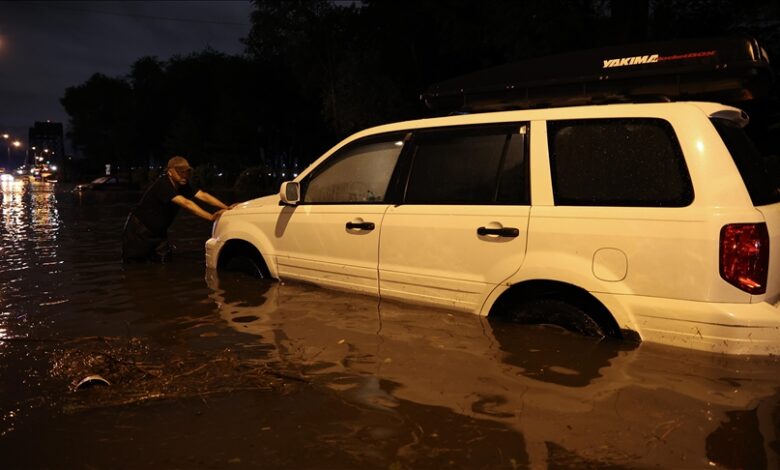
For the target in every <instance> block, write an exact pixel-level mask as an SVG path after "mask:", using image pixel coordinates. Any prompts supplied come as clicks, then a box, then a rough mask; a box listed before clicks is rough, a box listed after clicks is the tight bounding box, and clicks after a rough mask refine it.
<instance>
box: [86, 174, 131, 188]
mask: <svg viewBox="0 0 780 470" xmlns="http://www.w3.org/2000/svg"><path fill="white" fill-rule="evenodd" d="M111 189H127V180H126V179H124V178H120V177H118V176H101V177H100V178H95V179H94V180H92V181H91V182H89V183H84V184H79V185H76V187H75V188H73V190H74V191H86V190H99V191H102V190H111Z"/></svg>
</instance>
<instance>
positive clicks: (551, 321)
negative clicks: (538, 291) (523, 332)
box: [505, 299, 608, 338]
mask: <svg viewBox="0 0 780 470" xmlns="http://www.w3.org/2000/svg"><path fill="white" fill-rule="evenodd" d="M505 318H506V319H507V320H509V321H512V322H515V323H521V324H526V325H552V326H556V327H559V328H563V329H565V330H568V331H571V332H573V333H577V334H580V335H583V336H590V337H600V338H603V337H605V336H608V335H607V332H606V331H605V329H604V328H603V327H602V326H601V325H600V324H599V322H597V321H596V320H595V319H594V318H593V317H592V316H590V315H589V314H588V313H587V312H586V311H584V310H582V309H581V308H579V307H577V306H576V305H573V304H571V303H569V302H565V301H563V300H556V299H535V300H529V301H527V302H523V303H521V304H519V305H516V306H513V307H509V308H508V309H507V312H506V317H505Z"/></svg>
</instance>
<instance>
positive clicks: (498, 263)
mask: <svg viewBox="0 0 780 470" xmlns="http://www.w3.org/2000/svg"><path fill="white" fill-rule="evenodd" d="M527 130H528V126H527V124H524V123H515V124H502V125H488V126H484V125H483V126H468V127H458V128H443V129H432V130H424V131H419V132H416V133H415V134H414V137H413V138H412V139H411V140H410V142H409V143H408V144H407V146H408V147H409V148H408V149H407V152H406V153H405V158H407V157H406V156H407V155H408V161H407V162H405V166H407V167H408V169H407V170H406V171H407V172H408V173H407V175H408V179H407V182H406V185H405V188H404V191H403V199H402V201H403V203H402V204H399V205H395V206H392V207H390V208H389V209H388V210H387V214H386V215H385V218H384V221H383V223H382V236H381V240H380V245H379V278H380V294H381V296H382V297H383V298H384V297H388V298H397V299H403V300H409V301H418V302H422V303H430V304H437V305H441V306H445V307H449V308H455V309H460V310H467V311H478V310H479V308H480V307H481V305H482V303H483V302H484V300H485V298H486V297H487V296H488V294H489V293H490V292H491V291H492V290H493V288H494V287H495V286H496V285H498V284H499V283H501V282H502V281H503V280H505V279H507V278H508V277H509V276H511V275H512V274H513V273H515V272H516V271H517V270H518V269H519V268H520V265H521V264H522V262H523V259H524V257H525V248H526V241H527V228H528V217H529V212H530V200H529V199H530V197H529V185H528V177H527V175H528V159H527V158H526V156H527V148H528V146H527V143H528V140H527V138H526V136H527Z"/></svg>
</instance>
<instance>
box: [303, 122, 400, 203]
mask: <svg viewBox="0 0 780 470" xmlns="http://www.w3.org/2000/svg"><path fill="white" fill-rule="evenodd" d="M404 137H405V136H404V134H392V135H384V136H379V137H373V138H369V139H364V140H361V141H358V142H355V143H352V144H349V145H347V146H346V147H345V148H343V149H341V150H339V151H338V152H336V153H335V154H333V155H331V156H330V157H329V158H328V159H327V160H326V161H325V162H323V163H322V164H321V165H320V166H319V167H318V168H317V169H315V170H314V171H313V172H312V174H311V176H310V177H309V178H307V179H306V180H305V181H304V182H303V186H304V190H303V191H304V193H303V202H304V203H310V204H353V203H364V204H371V203H381V202H383V201H384V200H385V196H386V193H387V188H388V185H389V183H390V177H391V176H392V174H393V170H394V169H395V165H396V162H397V161H398V156H399V155H400V153H401V149H402V148H403V145H404Z"/></svg>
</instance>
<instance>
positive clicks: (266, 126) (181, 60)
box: [60, 0, 780, 194]
mask: <svg viewBox="0 0 780 470" xmlns="http://www.w3.org/2000/svg"><path fill="white" fill-rule="evenodd" d="M217 3H218V2H217ZM250 10H251V17H250V18H248V19H247V23H248V24H249V27H248V33H247V34H246V35H245V37H243V38H242V39H241V52H239V53H226V52H221V51H218V50H217V49H215V48H212V47H210V46H207V47H205V48H203V49H201V50H199V51H197V52H192V53H186V54H179V55H174V56H172V57H171V58H169V59H166V60H162V59H160V58H158V57H155V56H143V57H138V58H137V59H136V60H135V61H134V62H133V63H132V65H131V66H130V67H129V69H128V70H127V71H126V73H125V74H123V75H118V76H117V75H107V74H104V73H95V74H93V75H92V76H90V77H89V78H88V79H87V80H86V81H84V82H82V83H74V84H72V85H71V86H68V87H67V88H66V89H65V90H62V91H61V98H60V102H61V104H62V106H63V107H64V110H65V111H66V113H67V116H68V118H69V123H67V128H68V129H69V131H68V136H67V137H68V138H69V139H70V143H71V145H72V149H73V151H74V153H75V155H76V156H75V158H74V159H73V163H72V168H71V170H72V171H71V172H70V174H72V175H90V174H99V173H100V172H102V170H103V168H104V165H105V164H107V163H110V164H112V166H113V167H114V168H118V169H119V171H120V172H124V173H126V174H128V175H130V176H131V177H132V178H131V180H132V182H133V183H134V184H138V185H143V184H144V182H146V181H148V179H149V178H150V177H151V176H150V173H155V172H156V171H157V168H158V167H159V165H161V164H164V162H165V161H166V160H167V158H169V157H170V156H171V155H173V154H181V155H184V156H186V157H187V158H188V159H189V160H190V162H191V163H192V164H193V166H195V167H196V177H197V178H198V179H200V180H201V183H205V184H206V185H211V186H215V185H216V186H220V185H222V186H236V187H239V188H240V187H243V188H245V189H247V188H249V189H250V190H251V191H252V192H254V193H257V194H259V193H263V192H272V191H275V190H276V188H277V187H278V186H277V184H278V182H279V181H280V180H283V179H285V178H289V177H290V176H291V175H292V174H295V173H297V172H298V171H300V170H303V168H305V166H306V165H307V164H308V163H310V162H311V161H312V160H314V159H315V158H316V157H317V156H319V155H320V154H321V153H322V152H323V151H325V150H326V149H327V148H328V147H330V146H331V145H333V144H334V143H336V142H337V141H339V140H340V139H342V138H344V137H346V136H347V135H349V134H350V133H352V132H354V131H356V130H359V129H362V128H365V127H368V126H372V125H376V124H381V123H386V122H392V121H397V120H404V119H410V118H417V117H425V116H428V115H430V114H431V113H430V112H429V111H428V110H427V109H426V108H425V106H424V105H423V104H422V103H421V101H420V94H421V93H422V92H423V91H425V89H426V88H427V87H429V86H430V85H431V84H433V83H435V82H437V81H439V80H443V79H446V78H450V77H453V76H456V75H458V74H462V73H466V72H470V71H474V70H478V69H482V68H485V67H490V66H493V65H499V64H503V63H507V62H512V61H517V60H522V59H527V58H533V57H539V56H544V55H549V54H555V53H560V52H566V51H573V50H579V49H588V48H593V47H600V46H606V45H615V44H626V43H632V42H643V41H650V40H665V39H676V38H686V37H708V36H723V35H732V34H746V35H749V36H753V37H756V38H757V39H758V40H759V41H760V43H761V44H762V45H763V47H764V48H765V49H766V50H767V52H768V53H769V56H770V59H771V58H780V19H779V18H780V15H779V14H778V12H779V10H780V7H779V6H778V3H777V2H776V1H768V0H742V1H733V0H728V1H727V0H637V1H620V0H579V1H564V0H521V1H515V0H482V1H478V2H477V1H467V0H451V1H446V2H442V1H435V0H421V1H414V2H412V1H408V2H406V1H392V0H375V1H365V2H329V1H322V0H292V1H285V2H270V1H255V2H252V4H251V8H250ZM777 60H780V59H777ZM774 67H775V68H776V67H777V66H776V65H774ZM150 168H151V169H150Z"/></svg>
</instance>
